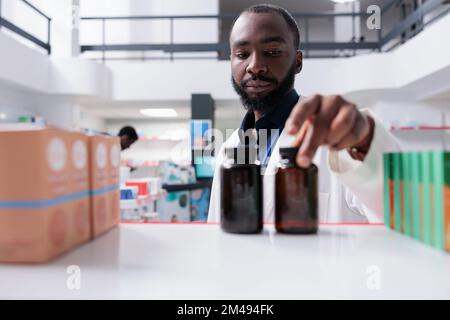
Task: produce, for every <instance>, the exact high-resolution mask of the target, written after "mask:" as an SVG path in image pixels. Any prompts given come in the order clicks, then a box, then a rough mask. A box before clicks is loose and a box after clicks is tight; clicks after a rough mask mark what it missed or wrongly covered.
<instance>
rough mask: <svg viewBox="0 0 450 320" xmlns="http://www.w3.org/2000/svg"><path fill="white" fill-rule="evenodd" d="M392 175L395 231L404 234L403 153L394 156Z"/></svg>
mask: <svg viewBox="0 0 450 320" xmlns="http://www.w3.org/2000/svg"><path fill="white" fill-rule="evenodd" d="M392 171H393V173H392V175H393V179H394V226H393V229H394V230H396V231H398V232H402V223H401V221H402V203H401V199H402V198H403V197H402V188H403V184H402V181H401V180H402V178H401V176H402V170H401V153H393V154H392Z"/></svg>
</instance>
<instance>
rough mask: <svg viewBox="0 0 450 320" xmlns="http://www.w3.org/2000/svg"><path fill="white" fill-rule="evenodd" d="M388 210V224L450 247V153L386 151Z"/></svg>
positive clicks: (386, 208) (385, 173)
mask: <svg viewBox="0 0 450 320" xmlns="http://www.w3.org/2000/svg"><path fill="white" fill-rule="evenodd" d="M384 214H385V216H384V221H385V225H386V226H387V227H389V228H391V229H393V230H395V231H398V232H401V233H403V234H406V235H408V236H410V237H413V238H414V239H417V240H419V241H422V242H424V243H426V244H428V245H431V246H433V247H435V248H438V249H440V250H446V251H450V153H449V152H443V151H432V152H431V151H430V152H403V153H386V154H384Z"/></svg>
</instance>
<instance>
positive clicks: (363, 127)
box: [333, 114, 370, 150]
mask: <svg viewBox="0 0 450 320" xmlns="http://www.w3.org/2000/svg"><path fill="white" fill-rule="evenodd" d="M368 128H369V126H368V125H367V123H366V119H365V118H364V116H362V115H361V114H359V115H358V116H357V119H356V121H355V124H354V126H353V128H352V130H351V131H350V132H349V133H348V134H347V135H346V136H345V137H343V138H342V139H341V140H340V141H339V142H337V143H336V144H335V145H334V146H333V149H336V150H342V149H346V148H349V147H354V146H355V145H356V144H357V143H358V142H360V141H361V139H362V138H363V137H364V136H366V135H367V134H368V132H367V131H368V130H370V129H368Z"/></svg>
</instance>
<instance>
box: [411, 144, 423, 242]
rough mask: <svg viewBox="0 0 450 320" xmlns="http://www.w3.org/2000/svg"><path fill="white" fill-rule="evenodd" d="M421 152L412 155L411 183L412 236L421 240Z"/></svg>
mask: <svg viewBox="0 0 450 320" xmlns="http://www.w3.org/2000/svg"><path fill="white" fill-rule="evenodd" d="M421 163H422V162H421V155H420V152H413V153H412V154H411V181H412V236H413V237H414V238H415V239H417V240H420V239H421V233H420V217H421V215H422V213H421V211H422V202H423V196H422V172H421Z"/></svg>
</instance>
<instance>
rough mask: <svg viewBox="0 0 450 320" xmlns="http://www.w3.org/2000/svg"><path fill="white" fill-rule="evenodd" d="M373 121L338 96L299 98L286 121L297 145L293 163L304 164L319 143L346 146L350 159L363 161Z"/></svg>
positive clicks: (341, 147) (368, 145)
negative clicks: (302, 99) (295, 157)
mask: <svg viewBox="0 0 450 320" xmlns="http://www.w3.org/2000/svg"><path fill="white" fill-rule="evenodd" d="M374 126H375V122H374V120H373V119H372V118H371V117H369V116H366V115H364V114H362V113H361V112H359V110H358V109H357V107H356V106H355V105H354V104H352V103H350V102H348V101H346V100H344V98H342V97H341V96H321V95H314V96H312V97H310V98H308V99H305V100H304V101H299V102H298V103H297V105H296V106H295V107H294V109H293V110H292V112H291V115H290V116H289V119H288V120H287V122H286V129H287V131H288V133H289V134H291V135H295V146H300V150H299V152H298V154H297V164H298V165H299V166H301V167H308V166H309V165H310V164H311V161H312V159H313V157H314V154H315V153H316V151H317V148H318V147H319V146H320V145H323V144H326V145H328V146H330V149H332V150H342V149H347V150H348V151H349V153H350V155H351V156H352V158H354V159H357V160H361V161H362V160H364V158H365V155H366V154H367V152H368V151H369V148H370V144H371V142H372V138H373V131H374Z"/></svg>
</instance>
